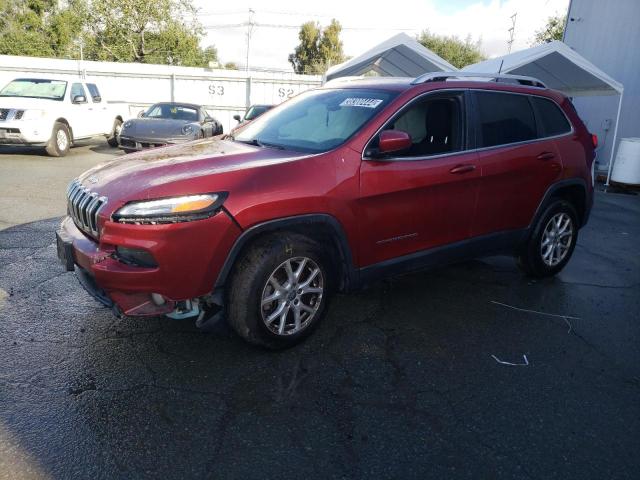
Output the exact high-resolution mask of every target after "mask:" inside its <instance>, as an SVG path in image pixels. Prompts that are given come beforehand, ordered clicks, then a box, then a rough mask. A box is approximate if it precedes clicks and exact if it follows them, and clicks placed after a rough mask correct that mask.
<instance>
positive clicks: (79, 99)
mask: <svg viewBox="0 0 640 480" xmlns="http://www.w3.org/2000/svg"><path fill="white" fill-rule="evenodd" d="M72 102H73V103H87V97H85V96H84V95H76V96H74V97H73V100H72Z"/></svg>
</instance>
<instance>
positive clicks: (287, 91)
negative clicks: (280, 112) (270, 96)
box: [278, 87, 294, 98]
mask: <svg viewBox="0 0 640 480" xmlns="http://www.w3.org/2000/svg"><path fill="white" fill-rule="evenodd" d="M293 94H294V92H293V88H285V87H280V88H279V89H278V96H279V97H280V98H291V97H293Z"/></svg>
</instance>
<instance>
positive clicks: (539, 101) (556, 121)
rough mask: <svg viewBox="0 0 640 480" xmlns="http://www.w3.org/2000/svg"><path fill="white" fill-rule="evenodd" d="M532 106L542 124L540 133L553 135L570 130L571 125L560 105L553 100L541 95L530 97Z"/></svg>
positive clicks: (546, 135)
mask: <svg viewBox="0 0 640 480" xmlns="http://www.w3.org/2000/svg"><path fill="white" fill-rule="evenodd" d="M531 102H532V103H533V108H535V110H536V115H537V117H538V119H539V120H540V124H541V125H542V132H541V133H542V135H543V136H545V137H553V136H555V135H562V134H563V133H569V132H570V131H571V125H570V124H569V122H568V121H567V117H566V116H565V115H564V113H562V111H561V110H560V107H558V105H556V103H555V102H554V101H553V100H549V99H547V98H541V97H531Z"/></svg>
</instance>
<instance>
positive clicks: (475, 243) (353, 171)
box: [57, 72, 595, 348]
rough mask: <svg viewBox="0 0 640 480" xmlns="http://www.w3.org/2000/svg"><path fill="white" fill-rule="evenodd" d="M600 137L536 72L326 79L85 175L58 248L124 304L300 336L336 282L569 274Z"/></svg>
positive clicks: (86, 282)
mask: <svg viewBox="0 0 640 480" xmlns="http://www.w3.org/2000/svg"><path fill="white" fill-rule="evenodd" d="M468 77H471V78H468ZM594 142H595V137H592V136H591V135H590V134H589V132H588V131H587V129H586V128H585V126H584V124H583V123H582V122H581V121H580V119H579V118H578V115H577V114H576V111H575V109H574V108H573V106H572V104H571V102H570V101H569V100H568V99H567V98H566V97H565V96H563V95H562V94H560V93H558V92H555V91H552V90H549V89H547V88H546V87H545V86H544V85H543V84H542V83H541V82H540V81H538V80H536V79H533V78H530V77H515V76H508V75H497V76H496V75H494V74H488V75H485V74H472V75H471V76H470V75H469V74H463V73H459V72H455V73H437V74H426V75H423V76H421V77H418V78H416V79H397V78H395V79H371V80H348V81H347V80H345V81H342V82H340V81H338V82H329V83H328V84H327V85H325V86H324V87H322V88H318V89H315V90H311V91H308V92H305V93H303V94H301V95H298V96H297V97H295V98H293V99H291V100H289V101H287V102H286V103H284V104H282V105H280V106H278V107H276V108H274V109H273V110H270V111H269V112H267V113H265V114H264V115H262V116H261V117H259V118H257V119H256V120H254V121H253V122H251V123H250V124H248V125H246V126H245V127H244V128H242V129H241V130H240V131H238V132H236V133H235V135H233V136H230V137H227V138H226V139H224V140H219V139H206V140H199V141H195V142H191V143H189V144H183V145H179V146H171V147H166V148H161V149H155V150H150V151H146V152H141V153H137V154H134V155H131V156H127V158H120V159H118V160H115V161H112V162H110V163H107V164H104V165H100V166H97V167H95V168H93V169H92V170H89V171H88V172H86V173H85V174H83V175H81V176H80V177H79V178H78V179H77V180H75V181H73V182H72V183H71V185H70V186H69V189H68V191H67V197H68V213H69V215H68V217H66V218H65V219H64V220H63V222H62V224H61V226H60V229H59V230H58V232H57V240H58V252H59V257H60V258H61V260H62V261H63V264H64V265H65V266H66V268H67V269H69V270H75V272H76V275H77V276H78V278H79V280H80V282H81V284H82V285H83V286H84V287H85V288H86V289H87V290H88V291H89V293H91V294H92V295H93V296H94V297H96V298H97V299H98V300H100V301H101V302H102V303H104V304H106V305H109V306H112V307H113V309H114V311H115V312H116V313H117V314H125V315H159V314H166V315H168V316H170V317H172V318H187V317H193V318H196V319H197V320H196V322H197V324H198V325H199V326H201V327H202V326H210V325H212V324H213V323H214V322H216V321H218V320H219V319H221V318H226V319H227V320H228V322H229V323H230V324H231V326H232V327H233V328H234V329H235V331H236V332H237V333H238V334H239V335H241V336H242V337H243V338H244V339H246V340H248V341H249V342H252V343H254V344H259V345H262V346H266V347H269V348H281V347H287V346H290V345H293V344H295V343H297V342H299V341H300V340H301V339H303V338H304V337H305V336H307V335H308V334H309V333H310V332H311V331H312V330H313V329H314V328H315V327H316V326H317V324H318V323H319V322H320V320H321V319H322V317H323V315H324V314H325V312H326V310H327V303H328V301H329V296H330V295H331V293H332V292H335V291H349V290H352V289H354V288H358V287H361V286H363V285H366V284H367V283H370V282H371V281H373V280H377V279H380V278H382V277H383V276H387V275H395V274H400V273H405V272H409V271H413V270H417V269H421V268H425V267H432V266H435V265H441V264H444V263H450V262H457V261H461V260H464V259H468V258H472V257H477V256H480V255H487V254H496V253H506V254H511V255H514V256H515V257H516V258H517V259H518V263H519V265H520V266H521V267H522V270H524V271H525V272H526V273H527V274H529V275H533V276H538V277H541V276H548V275H553V274H555V273H557V272H558V271H560V270H561V269H562V268H563V267H564V266H565V265H566V263H567V262H568V261H569V258H570V257H571V254H572V252H573V249H574V248H575V245H576V240H577V238H578V230H579V229H580V228H581V227H582V226H583V225H584V224H585V223H586V221H587V218H588V216H589V211H590V209H591V205H592V199H593V173H592V170H591V167H592V163H593V159H594Z"/></svg>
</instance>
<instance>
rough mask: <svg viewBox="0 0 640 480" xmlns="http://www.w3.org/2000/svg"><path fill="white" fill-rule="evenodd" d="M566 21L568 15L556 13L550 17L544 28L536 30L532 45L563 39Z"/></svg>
mask: <svg viewBox="0 0 640 480" xmlns="http://www.w3.org/2000/svg"><path fill="white" fill-rule="evenodd" d="M566 21H567V17H566V15H554V16H553V17H549V18H548V19H547V24H546V25H545V26H544V28H542V29H540V30H537V31H536V34H535V36H534V37H533V42H531V46H533V45H540V44H542V43H548V42H551V41H553V40H562V35H563V34H564V24H565V22H566Z"/></svg>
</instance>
